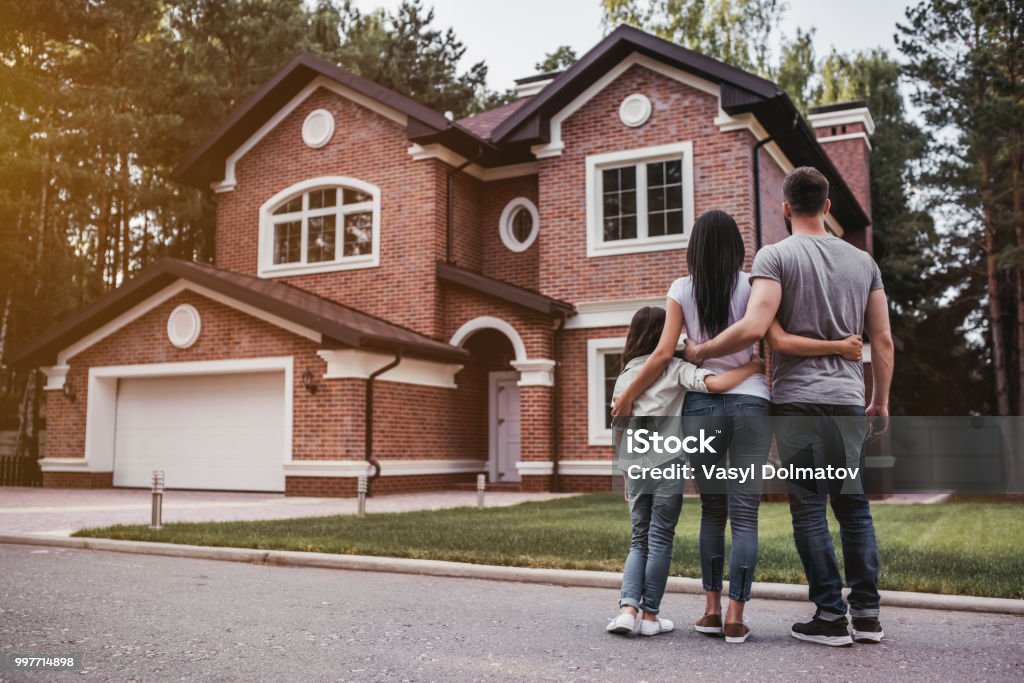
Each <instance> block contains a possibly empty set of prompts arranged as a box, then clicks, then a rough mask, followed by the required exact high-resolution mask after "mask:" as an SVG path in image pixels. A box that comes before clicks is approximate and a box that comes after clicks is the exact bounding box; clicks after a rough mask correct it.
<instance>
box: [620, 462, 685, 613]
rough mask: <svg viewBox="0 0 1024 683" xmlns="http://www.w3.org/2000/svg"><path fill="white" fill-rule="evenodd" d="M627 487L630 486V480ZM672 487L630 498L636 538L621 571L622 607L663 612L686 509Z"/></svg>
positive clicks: (633, 495)
mask: <svg viewBox="0 0 1024 683" xmlns="http://www.w3.org/2000/svg"><path fill="white" fill-rule="evenodd" d="M626 485H627V487H629V481H628V480H627V484H626ZM633 488H639V487H633ZM673 488H675V487H674V486H673V485H671V484H670V485H668V486H665V487H664V489H665V490H664V491H655V492H654V493H631V494H630V496H629V513H630V518H631V519H632V522H633V539H632V541H631V542H630V545H629V555H628V556H626V566H625V567H624V568H623V570H622V592H621V593H620V595H619V607H627V606H628V607H633V608H635V609H638V610H641V611H643V612H647V613H648V614H657V613H658V611H659V610H660V609H661V598H662V596H663V595H664V594H665V584H666V583H667V582H668V572H669V566H670V565H671V564H672V542H673V541H674V540H675V536H676V524H677V523H678V522H679V513H680V511H681V510H682V509H683V496H682V495H681V494H679V493H673V492H672V489H673ZM659 493H664V494H665V495H658V494H659Z"/></svg>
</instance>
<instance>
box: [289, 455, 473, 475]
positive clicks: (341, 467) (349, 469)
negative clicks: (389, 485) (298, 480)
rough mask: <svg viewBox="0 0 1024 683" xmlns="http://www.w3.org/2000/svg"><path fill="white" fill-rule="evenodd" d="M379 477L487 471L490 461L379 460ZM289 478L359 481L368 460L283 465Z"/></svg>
mask: <svg viewBox="0 0 1024 683" xmlns="http://www.w3.org/2000/svg"><path fill="white" fill-rule="evenodd" d="M379 462H380V476H382V477H402V476H410V475H418V474H466V473H475V472H485V471H487V461H486V460H477V459H468V458H467V459H459V460H442V459H438V458H432V459H423V460H420V459H402V460H388V459H386V458H379ZM284 473H285V476H287V477H358V476H359V475H361V474H369V473H370V465H369V463H367V462H366V461H365V460H292V461H291V462H287V463H285V465H284Z"/></svg>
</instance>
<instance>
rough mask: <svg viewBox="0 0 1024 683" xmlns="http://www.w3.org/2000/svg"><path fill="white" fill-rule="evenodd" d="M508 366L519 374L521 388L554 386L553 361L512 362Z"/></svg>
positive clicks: (529, 360)
mask: <svg viewBox="0 0 1024 683" xmlns="http://www.w3.org/2000/svg"><path fill="white" fill-rule="evenodd" d="M510 365H511V366H512V367H513V368H515V369H516V370H517V371H518V372H519V382H518V384H519V386H521V387H553V386H555V365H556V363H555V361H553V360H549V359H547V358H530V359H527V360H514V361H512V362H511V363H510Z"/></svg>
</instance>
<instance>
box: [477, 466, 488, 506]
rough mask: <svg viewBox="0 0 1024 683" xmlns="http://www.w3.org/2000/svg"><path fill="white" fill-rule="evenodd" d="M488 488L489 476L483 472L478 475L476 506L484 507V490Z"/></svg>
mask: <svg viewBox="0 0 1024 683" xmlns="http://www.w3.org/2000/svg"><path fill="white" fill-rule="evenodd" d="M486 488H487V477H486V475H483V474H478V475H476V506H477V507H478V508H480V509H483V507H484V490H485V489H486Z"/></svg>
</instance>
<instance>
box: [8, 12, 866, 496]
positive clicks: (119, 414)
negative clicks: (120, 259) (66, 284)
mask: <svg viewBox="0 0 1024 683" xmlns="http://www.w3.org/2000/svg"><path fill="white" fill-rule="evenodd" d="M518 92H519V95H520V97H519V99H517V100H515V101H514V102H512V103H511V104H507V105H505V106H502V107H499V108H497V109H494V110H492V111H487V112H484V113H481V114H478V115H476V116H472V117H469V118H465V119H461V120H457V121H451V120H449V119H447V118H446V117H445V116H443V115H442V114H440V113H438V112H434V111H432V110H430V109H427V108H426V107H424V106H422V105H420V104H418V103H416V102H414V101H412V100H410V99H408V98H406V97H403V96H402V95H399V94H398V93H395V92H393V91H390V90H388V89H386V88H383V87H381V86H379V85H376V84H374V83H372V82H369V81H367V80H365V79H362V78H359V77H357V76H355V75H353V74H351V73H349V72H347V71H345V70H344V69H341V68H339V67H338V66H336V65H334V64H331V63H329V62H326V61H324V60H322V59H319V58H317V57H315V56H312V55H309V54H300V55H298V56H297V57H295V58H294V59H293V60H292V61H291V62H290V63H289V64H288V65H287V66H285V67H284V68H283V69H282V70H281V71H280V72H279V73H278V74H277V75H275V76H274V77H273V78H272V79H271V80H270V81H269V82H267V83H266V84H265V85H264V86H263V87H262V88H260V90H259V91H258V92H256V93H255V94H253V95H252V96H251V97H250V98H249V99H248V100H246V101H245V102H244V103H243V104H242V105H241V106H240V107H239V108H238V109H237V111H235V112H234V113H233V114H232V115H231V117H230V118H229V119H228V120H227V121H226V122H224V123H223V125H221V126H220V127H219V128H218V129H217V130H216V132H214V133H213V134H212V135H211V136H210V137H209V138H208V139H207V140H206V141H205V142H204V143H203V144H202V145H201V146H200V147H199V148H197V149H196V150H194V151H192V152H191V153H190V154H189V155H188V157H187V158H186V159H185V160H184V161H183V162H182V164H181V166H180V167H179V169H178V170H177V177H178V179H179V180H181V181H182V182H184V183H188V184H190V185H194V186H196V187H212V188H213V190H214V192H215V193H216V201H217V230H216V250H215V258H214V262H213V264H212V265H200V264H195V263H187V262H184V261H177V260H173V259H166V260H163V261H161V262H158V263H157V264H155V265H153V266H151V267H150V268H148V269H147V270H145V271H144V272H143V273H141V274H140V275H139V276H137V277H136V278H134V279H133V280H131V281H130V282H127V283H126V284H124V285H123V286H121V287H120V288H118V289H117V290H115V291H113V292H110V293H108V294H106V295H105V296H103V297H101V298H100V299H99V300H97V301H96V302H94V303H93V304H92V305H90V306H89V307H87V308H86V309H84V310H82V311H79V312H78V313H76V314H75V315H73V316H72V317H71V318H69V319H68V320H66V321H64V322H63V323H61V324H60V325H59V326H58V327H56V328H55V329H53V330H51V331H50V332H49V333H48V334H46V335H45V336H44V337H42V338H40V339H38V340H36V341H35V342H33V343H32V344H31V345H29V346H28V347H26V348H24V349H21V350H19V351H18V352H17V354H15V355H14V356H13V357H12V358H10V359H9V360H10V362H12V363H14V364H17V365H19V366H22V367H40V368H41V369H42V371H43V373H44V374H45V376H46V378H47V384H46V388H47V390H48V391H47V401H46V408H45V409H46V417H47V423H48V437H47V440H46V448H45V453H44V457H43V459H42V460H41V466H42V469H43V472H44V482H45V485H47V486H84V487H92V486H129V487H130V486H146V485H147V484H148V483H149V480H150V475H151V472H152V470H154V469H162V470H164V471H165V472H166V477H167V485H168V487H170V488H175V487H177V488H197V489H236V490H262V491H284V492H285V493H287V494H291V495H336V496H350V495H354V493H355V490H356V480H357V477H358V476H359V475H361V474H364V473H368V472H369V473H370V474H372V475H375V476H374V477H373V482H372V485H373V490H374V491H375V492H377V493H385V492H397V491H412V490H424V489H437V488H444V487H446V486H450V485H453V484H459V483H468V482H471V481H473V480H474V479H475V477H476V475H477V474H478V473H486V474H487V475H488V477H489V479H490V481H492V482H503V483H506V484H507V485H509V486H519V487H522V488H523V489H525V490H548V489H552V488H557V489H560V490H565V491H586V490H603V489H607V488H609V487H610V484H611V468H610V457H611V456H610V452H609V451H610V449H609V448H608V445H609V444H610V431H609V429H608V409H607V405H608V401H609V398H610V395H609V391H610V387H611V385H612V383H613V380H614V377H615V367H616V363H617V354H618V352H619V351H620V349H621V346H622V344H623V337H624V335H625V331H626V325H627V323H628V321H629V319H630V317H631V316H632V314H633V312H634V311H635V310H636V308H637V307H639V306H641V305H646V304H650V303H658V304H662V305H663V303H664V296H665V292H666V291H667V289H668V286H669V284H670V283H671V281H672V280H673V279H674V278H676V277H679V276H680V275H683V274H685V271H686V258H685V249H686V242H687V237H688V230H689V226H690V225H691V224H692V222H693V220H694V218H695V217H696V216H697V215H699V214H700V213H702V212H704V211H706V210H708V209H711V208H722V209H725V210H727V211H729V212H730V213H731V214H733V216H735V217H736V219H737V222H738V223H739V224H740V226H741V227H742V229H743V230H744V234H745V239H746V243H747V265H748V266H749V263H750V261H751V260H752V258H753V254H754V252H755V250H756V247H757V246H758V245H760V244H763V243H769V242H773V241H776V240H779V239H781V238H783V237H784V236H785V235H786V232H785V226H784V222H783V218H782V214H781V210H780V196H781V183H782V179H783V177H784V175H785V173H786V172H788V171H789V170H790V169H792V168H793V167H794V166H799V165H813V166H816V167H817V168H819V169H821V170H822V171H823V172H824V173H825V174H826V176H828V177H829V179H830V181H831V182H832V196H831V198H832V206H833V210H832V213H831V215H830V216H829V217H828V225H829V227H830V229H832V230H833V231H834V232H835V233H836V234H839V235H842V236H843V237H844V238H846V239H848V240H850V241H851V242H853V243H855V244H857V245H858V246H861V247H862V248H865V249H869V250H870V248H871V228H870V215H869V213H868V211H869V207H870V195H869V193H870V190H869V178H868V155H869V150H870V142H869V136H870V134H871V133H872V128H873V124H872V122H871V117H870V114H869V113H868V111H867V109H866V108H865V107H864V105H863V103H851V104H843V105H834V106H830V107H825V108H821V109H818V110H816V111H815V112H813V113H812V115H811V116H810V117H809V122H808V121H807V120H805V119H804V118H803V117H802V116H801V115H800V114H798V113H797V110H796V109H795V107H794V106H793V104H792V102H791V101H790V99H789V98H788V97H787V96H786V94H785V93H783V92H781V91H780V90H779V89H778V87H777V86H776V85H775V84H774V83H771V82H769V81H766V80H764V79H762V78H759V77H757V76H754V75H752V74H749V73H746V72H744V71H741V70H739V69H735V68H733V67H730V66H728V65H726V64H723V63H721V62H719V61H716V60H714V59H710V58H708V57H705V56H703V55H700V54H697V53H694V52H692V51H689V50H686V49H684V48H682V47H679V46H677V45H674V44H671V43H668V42H665V41H662V40H660V39H658V38H655V37H653V36H650V35H648V34H646V33H643V32H641V31H638V30H636V29H633V28H629V27H620V28H618V29H616V30H615V31H614V32H612V33H611V34H610V35H609V36H608V37H607V38H605V39H604V40H603V41H601V42H600V43H599V44H598V45H597V46H596V47H594V48H593V49H592V50H591V51H590V52H588V53H587V54H586V55H585V56H584V57H583V58H582V59H581V60H580V61H579V62H578V63H577V64H575V65H574V66H572V67H571V68H569V69H568V70H566V71H564V72H562V73H559V74H547V75H541V76H535V77H531V78H527V79H523V80H521V81H519V82H518ZM371 456H372V457H371Z"/></svg>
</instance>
